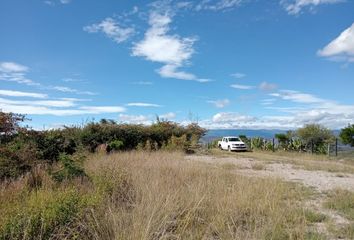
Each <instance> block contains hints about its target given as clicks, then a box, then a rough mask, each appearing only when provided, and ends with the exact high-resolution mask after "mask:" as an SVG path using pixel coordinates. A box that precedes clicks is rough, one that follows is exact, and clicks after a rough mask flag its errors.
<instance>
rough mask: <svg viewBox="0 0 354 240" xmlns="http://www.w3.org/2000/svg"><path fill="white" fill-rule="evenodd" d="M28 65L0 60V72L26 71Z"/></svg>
mask: <svg viewBox="0 0 354 240" xmlns="http://www.w3.org/2000/svg"><path fill="white" fill-rule="evenodd" d="M27 71H28V67H26V66H23V65H21V64H18V63H14V62H0V72H6V73H9V72H27Z"/></svg>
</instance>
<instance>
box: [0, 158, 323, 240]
mask: <svg viewBox="0 0 354 240" xmlns="http://www.w3.org/2000/svg"><path fill="white" fill-rule="evenodd" d="M83 169H84V171H85V173H86V176H78V177H76V178H73V179H70V180H69V179H67V180H65V181H62V182H56V181H55V180H53V179H52V178H51V176H50V175H49V174H48V172H47V171H45V170H44V169H37V171H36V173H33V174H35V175H34V176H32V175H30V174H28V175H25V176H24V177H21V178H19V179H17V180H16V181H12V182H7V183H5V182H3V183H2V184H1V188H0V189H1V191H0V192H1V194H0V203H1V206H2V207H1V209H0V214H1V216H3V217H2V218H1V220H0V239H317V238H309V236H316V234H317V233H316V232H313V231H312V230H311V229H310V228H308V226H309V225H310V224H311V221H313V220H312V219H309V217H308V212H307V211H306V209H305V208H303V207H301V202H302V201H305V200H306V199H307V198H309V197H310V196H311V191H309V190H308V189H306V188H304V187H301V186H298V185H295V184H290V183H285V182H282V181H280V180H277V179H254V178H248V177H244V176H239V175H235V174H232V173H230V172H229V171H225V170H223V169H214V168H209V167H207V166H205V165H202V164H198V163H195V162H188V161H187V160H185V159H184V154H183V153H182V152H167V151H157V152H146V151H138V152H137V151H133V152H125V153H116V154H111V155H105V154H96V155H92V156H91V157H90V158H89V159H88V160H87V161H86V162H85V164H84V166H83ZM34 179H35V180H34ZM34 182H37V183H40V184H33V183H34Z"/></svg>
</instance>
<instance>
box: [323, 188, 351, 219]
mask: <svg viewBox="0 0 354 240" xmlns="http://www.w3.org/2000/svg"><path fill="white" fill-rule="evenodd" d="M325 206H326V207H327V208H329V209H333V210H336V211H338V212H340V213H341V214H342V215H343V216H345V217H346V218H348V219H349V220H352V221H354V192H350V191H346V190H341V189H337V190H335V191H332V192H330V193H329V199H328V201H327V202H326V203H325Z"/></svg>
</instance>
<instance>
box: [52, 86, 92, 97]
mask: <svg viewBox="0 0 354 240" xmlns="http://www.w3.org/2000/svg"><path fill="white" fill-rule="evenodd" d="M48 89H54V90H57V91H59V92H64V93H75V94H82V95H97V93H94V92H90V91H80V90H77V89H74V88H69V87H65V86H51V87H48Z"/></svg>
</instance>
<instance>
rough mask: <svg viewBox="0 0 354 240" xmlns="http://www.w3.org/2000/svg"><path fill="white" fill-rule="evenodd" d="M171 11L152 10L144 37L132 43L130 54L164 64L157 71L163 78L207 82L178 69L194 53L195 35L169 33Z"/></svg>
mask: <svg viewBox="0 0 354 240" xmlns="http://www.w3.org/2000/svg"><path fill="white" fill-rule="evenodd" d="M171 22H172V13H171V11H168V10H166V11H164V12H163V13H160V12H159V10H154V11H152V12H151V13H150V16H149V25H150V28H149V29H148V30H147V31H146V33H145V36H144V39H143V40H141V41H140V42H138V43H136V44H134V46H133V48H132V55H133V56H137V57H143V58H145V59H146V60H149V61H153V62H159V63H162V64H164V66H162V67H161V68H160V69H158V70H157V72H158V73H159V74H160V75H161V76H162V77H164V78H176V79H181V80H193V81H198V82H208V81H210V80H208V79H200V78H198V77H197V76H195V75H194V74H192V73H188V72H184V71H182V70H179V69H180V68H181V67H183V66H184V65H186V64H187V63H188V61H189V60H190V59H191V57H192V55H193V54H194V48H193V44H194V42H195V41H196V38H195V37H185V38H182V37H180V36H179V35H177V34H174V35H169V34H168V32H169V31H170V27H169V25H170V23H171Z"/></svg>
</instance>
